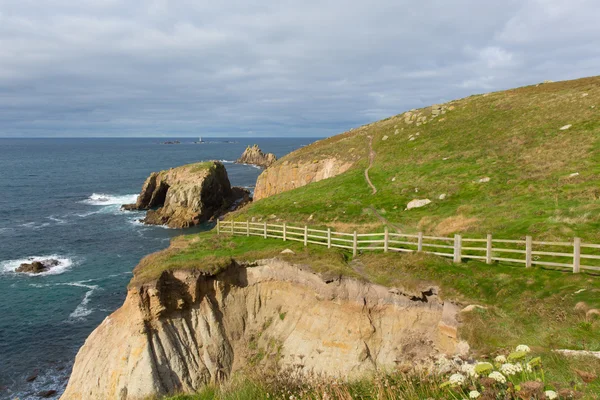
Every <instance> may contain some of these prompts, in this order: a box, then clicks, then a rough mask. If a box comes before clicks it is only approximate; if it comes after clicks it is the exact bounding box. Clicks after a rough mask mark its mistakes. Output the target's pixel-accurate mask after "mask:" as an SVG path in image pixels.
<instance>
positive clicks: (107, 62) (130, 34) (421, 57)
mask: <svg viewBox="0 0 600 400" xmlns="http://www.w3.org/2000/svg"><path fill="white" fill-rule="evenodd" d="M254 3H257V2H252V1H247V0H243V1H242V0H235V1H225V2H220V1H214V0H213V1H204V0H189V1H188V0H153V1H149V0H126V1H125V0H77V1H74V0H0V136H156V135H166V136H178V135H179V136H188V135H194V136H197V135H204V136H226V135H227V136H327V135H332V134H336V133H339V132H343V131H344V130H347V129H348V128H351V127H355V126H358V125H361V124H364V123H367V122H371V121H375V120H378V119H381V118H385V117H388V116H390V115H394V114H398V113H400V112H403V111H405V110H408V109H411V108H415V107H422V106H426V105H430V104H433V103H438V102H443V101H448V100H451V99H454V98H458V97H464V96H467V95H469V94H473V93H482V92H488V91H493V90H500V89H505V88H510V87H514V86H522V85H526V84H532V83H536V82H540V81H543V80H546V79H551V80H562V79H572V78H578V77H584V76H590V75H597V74H599V71H600V46H599V45H598V38H600V23H599V22H598V21H599V20H600V1H598V0H569V1H566V0H451V1H449V0H422V1H414V0H413V1H408V0H371V1H361V0H302V1H298V0H295V1H288V0H278V1H262V2H260V3H261V4H254Z"/></svg>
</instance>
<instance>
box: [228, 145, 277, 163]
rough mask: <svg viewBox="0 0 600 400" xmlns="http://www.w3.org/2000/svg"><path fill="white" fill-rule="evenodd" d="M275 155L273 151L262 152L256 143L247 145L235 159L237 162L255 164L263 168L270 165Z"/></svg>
mask: <svg viewBox="0 0 600 400" xmlns="http://www.w3.org/2000/svg"><path fill="white" fill-rule="evenodd" d="M275 161H277V157H275V154H273V153H267V154H265V153H263V152H262V150H261V149H260V148H259V147H258V145H257V144H255V145H253V146H248V147H247V148H246V150H244V153H243V154H242V156H241V157H240V158H238V159H237V160H236V163H238V164H250V165H256V166H259V167H263V168H268V167H270V166H271V165H272V164H273V163H274V162H275Z"/></svg>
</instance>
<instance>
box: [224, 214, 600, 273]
mask: <svg viewBox="0 0 600 400" xmlns="http://www.w3.org/2000/svg"><path fill="white" fill-rule="evenodd" d="M221 233H228V234H231V235H245V236H261V237H263V238H265V239H266V238H274V239H282V240H283V241H288V240H290V241H296V242H303V243H304V245H305V246H307V245H308V244H309V243H310V244H316V245H321V246H327V247H328V248H341V249H348V250H352V253H353V255H354V256H356V255H357V254H358V251H359V250H361V251H376V250H383V251H384V252H388V251H395V252H414V251H420V252H424V253H429V254H435V255H437V256H442V257H449V258H452V259H453V261H454V262H457V263H458V262H461V261H462V260H463V259H473V260H481V261H485V262H486V263H488V264H491V263H492V262H494V261H503V262H510V263H518V264H525V267H526V268H531V267H533V266H535V265H541V266H550V267H559V268H568V269H569V270H572V271H573V273H579V272H581V271H582V270H587V271H600V245H598V244H592V243H582V242H581V239H580V238H574V239H573V241H572V242H543V241H534V240H533V239H532V237H531V236H527V237H526V238H525V240H513V239H510V240H509V239H494V238H493V237H492V235H491V234H488V235H487V237H486V238H463V237H462V236H461V235H454V237H440V236H425V235H423V233H422V232H419V233H418V234H416V235H414V234H412V235H411V234H403V233H394V232H389V230H388V228H387V227H385V230H384V231H383V232H374V233H357V232H356V231H354V232H353V233H347V232H335V231H332V230H331V228H328V229H327V230H323V229H312V228H309V227H308V226H306V225H305V226H293V225H288V224H286V223H285V222H284V223H282V224H269V223H266V222H250V221H246V222H240V221H219V220H217V234H221ZM465 243H466V244H467V245H466V246H465V245H463V244H465ZM500 246H502V247H500ZM534 247H535V250H534ZM565 248H566V249H567V250H565ZM592 252H596V254H591V253H592ZM593 260H598V261H597V263H596V265H587V264H586V265H584V264H582V261H583V262H586V263H588V264H594V263H593Z"/></svg>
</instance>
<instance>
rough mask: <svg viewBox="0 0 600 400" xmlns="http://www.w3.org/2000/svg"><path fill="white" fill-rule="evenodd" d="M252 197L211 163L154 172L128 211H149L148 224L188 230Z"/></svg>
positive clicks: (219, 166)
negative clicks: (233, 184)
mask: <svg viewBox="0 0 600 400" xmlns="http://www.w3.org/2000/svg"><path fill="white" fill-rule="evenodd" d="M244 196H246V197H247V196H248V192H247V191H245V190H244V189H241V188H232V187H231V184H230V183H229V178H228V176H227V171H226V170H225V167H224V166H223V164H222V163H220V162H218V161H211V162H205V163H198V164H190V165H184V166H181V167H177V168H172V169H169V170H165V171H160V172H153V173H152V174H151V175H150V176H149V177H148V178H147V179H146V181H145V182H144V185H143V187H142V191H141V192H140V194H139V196H138V198H137V201H136V203H135V204H129V205H125V206H124V208H125V209H126V210H148V212H147V213H146V218H144V220H143V221H144V222H145V223H147V224H152V225H168V226H169V227H171V228H187V227H190V226H194V225H198V224H199V223H201V222H204V221H206V220H208V219H210V218H211V217H213V216H214V215H215V214H217V213H219V212H221V211H224V210H226V209H227V208H228V207H230V206H231V205H232V204H234V203H235V202H236V201H239V200H241V199H243V198H244Z"/></svg>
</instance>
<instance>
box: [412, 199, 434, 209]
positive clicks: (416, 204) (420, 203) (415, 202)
mask: <svg viewBox="0 0 600 400" xmlns="http://www.w3.org/2000/svg"><path fill="white" fill-rule="evenodd" d="M429 203H431V200H429V199H420V200H419V199H415V200H412V201H410V202H409V203H408V204H407V205H406V209H407V210H411V209H413V208H419V207H423V206H426V205H427V204H429Z"/></svg>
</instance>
